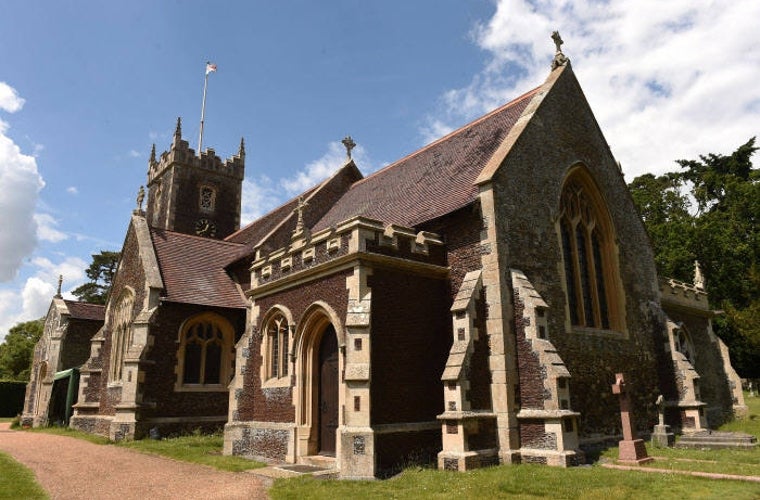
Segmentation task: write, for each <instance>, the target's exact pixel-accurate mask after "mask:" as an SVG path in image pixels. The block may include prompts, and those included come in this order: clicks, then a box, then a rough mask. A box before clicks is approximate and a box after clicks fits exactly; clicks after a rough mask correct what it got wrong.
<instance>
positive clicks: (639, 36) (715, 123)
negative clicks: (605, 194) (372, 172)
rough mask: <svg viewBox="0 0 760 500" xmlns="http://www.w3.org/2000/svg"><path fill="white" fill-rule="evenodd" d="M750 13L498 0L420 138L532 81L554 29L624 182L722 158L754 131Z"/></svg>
mask: <svg viewBox="0 0 760 500" xmlns="http://www.w3.org/2000/svg"><path fill="white" fill-rule="evenodd" d="M758 17H760V2H757V1H755V0H738V1H727V0H723V1H717V2H710V3H707V4H700V5H699V7H698V8H696V7H695V4H694V3H693V2H690V1H685V0H680V1H672V2H661V1H655V0H642V1H638V2H628V1H625V0H610V1H606V2H600V1H594V0H582V1H572V2H571V1H569V0H559V1H552V0H538V1H533V2H528V1H520V0H501V1H499V2H498V4H497V9H496V12H495V14H494V16H493V17H492V18H491V19H489V20H488V21H487V22H484V23H482V24H480V25H478V26H476V28H475V29H474V30H473V38H474V40H475V41H476V43H477V44H478V45H479V46H480V47H481V48H482V49H484V50H486V51H488V53H489V55H490V60H489V62H488V64H487V65H486V66H485V67H484V68H483V70H482V71H481V72H480V73H479V74H478V75H476V76H475V77H474V78H473V80H472V81H471V83H470V85H468V86H467V87H465V88H460V89H452V90H451V91H449V92H447V93H445V94H444V95H443V96H442V98H441V102H442V104H443V109H442V111H441V113H440V116H436V117H430V120H429V121H430V123H429V124H428V125H427V126H426V127H423V128H422V130H421V134H422V135H424V136H426V138H428V137H427V136H428V135H429V131H430V130H435V129H436V128H442V129H445V128H446V127H445V125H446V124H447V123H456V124H461V123H462V122H463V121H464V120H465V119H471V118H473V117H475V116H477V115H480V114H482V113H484V112H486V111H488V110H490V109H493V108H494V107H496V106H498V105H500V104H503V103H504V102H507V101H508V100H510V99H512V98H514V97H516V96H518V95H519V94H520V93H522V92H525V91H527V90H529V89H531V88H533V87H535V86H537V85H539V84H540V83H541V82H542V81H543V80H544V79H545V78H546V76H547V75H548V73H549V64H550V61H551V59H552V57H553V54H554V44H553V43H552V41H551V39H550V38H549V35H550V34H551V32H552V31H553V30H555V29H558V30H559V31H560V33H561V35H562V38H563V39H564V40H565V45H563V47H562V48H563V51H564V53H565V54H566V55H567V56H568V57H569V58H570V59H571V61H572V64H573V68H574V70H575V72H576V75H577V76H578V79H579V81H580V83H581V85H582V87H583V88H584V92H585V94H586V97H587V98H588V100H589V102H590V104H591V107H592V109H593V110H594V113H595V115H596V117H597V120H598V121H599V123H600V126H601V128H602V130H603V132H604V134H605V137H606V138H607V140H608V142H609V143H610V146H611V148H612V151H613V153H614V154H615V155H616V157H617V158H618V159H619V160H620V161H621V162H622V164H623V169H624V171H625V172H626V173H627V174H628V176H629V180H630V178H632V176H635V175H639V174H641V173H644V172H647V171H653V172H664V171H667V170H672V169H674V168H676V166H675V164H674V163H673V160H675V159H678V158H695V157H696V156H697V155H698V154H704V153H708V152H715V153H724V154H728V153H730V152H732V151H733V150H734V149H735V148H736V147H737V146H739V145H741V144H743V143H744V142H745V141H746V140H747V139H749V138H750V137H752V136H754V135H756V134H757V133H758V123H760V85H758V84H757V82H758V81H760V51H759V50H758V49H757V46H758V42H760V38H759V37H758V36H757V35H756V28H755V26H754V24H755V23H756V21H755V20H756V19H758Z"/></svg>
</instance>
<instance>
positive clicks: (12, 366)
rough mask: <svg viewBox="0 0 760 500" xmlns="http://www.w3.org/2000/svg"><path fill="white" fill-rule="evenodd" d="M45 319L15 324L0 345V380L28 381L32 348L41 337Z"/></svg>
mask: <svg viewBox="0 0 760 500" xmlns="http://www.w3.org/2000/svg"><path fill="white" fill-rule="evenodd" d="M44 324H45V319H44V318H41V319H36V320H32V321H26V322H23V323H17V324H16V325H15V326H13V327H12V328H11V329H10V330H8V335H6V336H5V340H4V341H3V343H2V344H0V379H6V380H23V381H25V380H29V373H30V370H31V364H32V355H33V354H34V346H35V345H36V344H37V341H38V340H39V339H40V336H41V335H42V329H43V327H44Z"/></svg>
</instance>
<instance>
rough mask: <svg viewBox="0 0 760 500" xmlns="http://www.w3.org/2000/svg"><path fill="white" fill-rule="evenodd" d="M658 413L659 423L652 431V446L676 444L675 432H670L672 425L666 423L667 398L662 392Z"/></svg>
mask: <svg viewBox="0 0 760 500" xmlns="http://www.w3.org/2000/svg"><path fill="white" fill-rule="evenodd" d="M655 404H656V405H657V414H658V415H659V424H658V425H655V426H654V432H652V446H654V447H655V448H668V447H671V446H673V445H674V444H675V442H676V437H675V434H673V433H672V432H670V426H669V425H665V399H664V398H663V397H662V394H660V395H659V397H658V398H657V401H656V402H655Z"/></svg>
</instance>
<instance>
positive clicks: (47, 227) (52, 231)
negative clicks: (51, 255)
mask: <svg viewBox="0 0 760 500" xmlns="http://www.w3.org/2000/svg"><path fill="white" fill-rule="evenodd" d="M34 221H35V222H36V223H37V239H38V240H40V241H50V242H52V243H58V242H59V241H63V240H65V239H67V238H68V235H66V233H62V232H61V231H59V230H57V229H56V228H55V226H57V225H58V221H57V220H55V218H53V216H52V215H50V214H42V213H37V214H34Z"/></svg>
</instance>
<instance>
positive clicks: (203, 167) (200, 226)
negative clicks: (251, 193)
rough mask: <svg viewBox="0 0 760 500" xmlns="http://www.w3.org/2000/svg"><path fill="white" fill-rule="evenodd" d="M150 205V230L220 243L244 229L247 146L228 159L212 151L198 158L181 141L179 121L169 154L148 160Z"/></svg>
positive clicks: (147, 215)
mask: <svg viewBox="0 0 760 500" xmlns="http://www.w3.org/2000/svg"><path fill="white" fill-rule="evenodd" d="M148 165H149V168H148V206H147V209H146V220H147V221H148V224H149V225H150V226H151V227H154V228H158V229H168V230H170V231H177V232H180V233H186V234H196V235H199V236H206V237H210V238H218V239H222V238H225V237H226V236H229V235H230V234H232V233H234V232H235V231H237V230H238V229H239V228H240V202H241V191H242V185H243V176H244V173H245V146H244V144H243V141H242V139H241V141H240V151H239V152H238V154H237V155H236V156H234V157H232V158H229V159H227V160H224V161H223V160H222V159H221V158H219V157H218V156H217V155H216V153H215V152H214V150H213V149H211V148H209V149H207V150H206V151H205V152H201V153H200V155H199V156H196V154H195V151H194V150H193V149H191V148H190V147H189V145H188V142H187V141H185V140H183V139H182V128H181V122H180V120H179V119H177V129H176V130H175V132H174V138H173V140H172V144H171V147H170V148H169V151H166V152H164V153H162V154H161V156H160V158H158V159H157V158H156V148H155V145H154V146H153V150H152V151H151V155H150V160H149V161H148Z"/></svg>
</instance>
